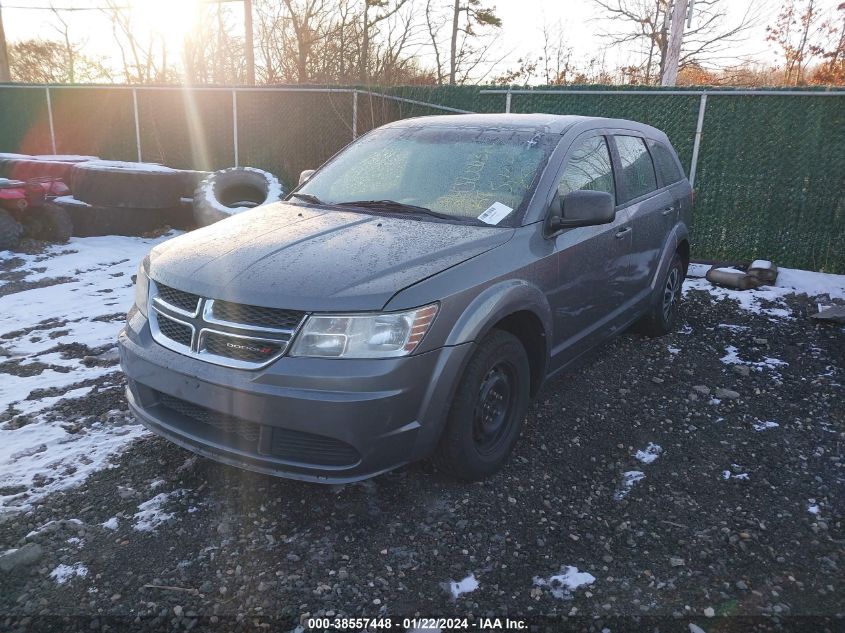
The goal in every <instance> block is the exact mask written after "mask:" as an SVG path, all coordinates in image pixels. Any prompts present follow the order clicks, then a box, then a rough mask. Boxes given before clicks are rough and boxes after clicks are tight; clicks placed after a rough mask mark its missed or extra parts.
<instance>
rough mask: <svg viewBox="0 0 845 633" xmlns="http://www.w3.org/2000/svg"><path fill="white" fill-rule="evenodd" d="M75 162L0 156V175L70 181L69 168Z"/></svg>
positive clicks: (16, 178)
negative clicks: (4, 157) (3, 157)
mask: <svg viewBox="0 0 845 633" xmlns="http://www.w3.org/2000/svg"><path fill="white" fill-rule="evenodd" d="M75 164H76V163H71V162H63V161H47V160H36V159H35V158H8V159H2V158H0V176H2V177H5V178H10V179H12V180H30V179H32V178H60V179H61V180H63V181H64V182H65V183H69V182H70V176H71V170H72V169H73V166H74V165H75Z"/></svg>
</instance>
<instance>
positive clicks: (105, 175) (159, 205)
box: [70, 161, 183, 209]
mask: <svg viewBox="0 0 845 633" xmlns="http://www.w3.org/2000/svg"><path fill="white" fill-rule="evenodd" d="M182 186H183V183H182V178H181V176H180V173H179V170H177V169H171V168H170V167H165V166H163V165H152V164H147V163H122V162H119V161H90V162H84V163H77V164H75V165H73V168H72V169H71V174H70V189H71V191H72V192H73V197H74V198H76V199H77V200H81V201H82V202H87V203H88V204H91V205H94V206H100V207H119V208H131V209H167V208H171V207H176V206H178V205H179V200H180V198H181V197H182Z"/></svg>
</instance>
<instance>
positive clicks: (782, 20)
mask: <svg viewBox="0 0 845 633" xmlns="http://www.w3.org/2000/svg"><path fill="white" fill-rule="evenodd" d="M766 31H767V34H768V35H767V39H768V40H769V41H770V42H773V43H774V44H776V45H777V46H778V48H780V53H781V55H783V62H784V81H785V82H786V84H787V85H798V84H801V83H804V74H805V71H806V70H807V66H809V64H810V63H811V62H812V61H813V60H814V59H816V58H819V57H821V56H822V55H823V54H824V52H825V44H826V40H827V39H829V38H830V36H831V35H833V33H834V31H833V30H832V28H831V24H830V23H829V22H828V21H826V20H824V15H823V13H822V9H821V6H820V5H819V2H818V1H817V0H789V1H788V2H786V3H785V4H784V5H783V7H782V8H781V10H780V12H779V13H778V16H777V19H776V21H775V23H774V24H773V25H770V26H768V27H766Z"/></svg>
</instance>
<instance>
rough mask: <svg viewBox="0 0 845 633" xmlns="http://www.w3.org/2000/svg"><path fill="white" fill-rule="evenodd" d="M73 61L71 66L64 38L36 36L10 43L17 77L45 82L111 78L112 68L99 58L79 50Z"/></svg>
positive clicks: (21, 79) (12, 66) (12, 71)
mask: <svg viewBox="0 0 845 633" xmlns="http://www.w3.org/2000/svg"><path fill="white" fill-rule="evenodd" d="M73 63H74V66H73V69H71V66H70V65H69V62H68V57H67V50H66V48H65V44H64V43H62V42H56V41H52V40H37V39H36V40H23V41H20V42H15V43H14V44H12V45H11V46H9V65H10V71H11V76H12V80H13V81H20V82H23V83H36V84H42V83H72V82H73V81H84V82H95V81H103V80H108V81H110V80H111V76H110V74H109V71H108V69H107V68H106V67H105V66H104V65H103V63H102V62H101V61H99V60H96V59H93V58H90V57H87V56H85V55H83V54H82V53H80V52H78V51H77V52H76V54H75V57H74V60H73ZM71 77H73V79H72V78H71Z"/></svg>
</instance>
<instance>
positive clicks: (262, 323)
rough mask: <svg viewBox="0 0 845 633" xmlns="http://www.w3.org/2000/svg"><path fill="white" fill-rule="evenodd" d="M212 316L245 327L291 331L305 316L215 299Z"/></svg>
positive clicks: (293, 312)
mask: <svg viewBox="0 0 845 633" xmlns="http://www.w3.org/2000/svg"><path fill="white" fill-rule="evenodd" d="M211 314H212V316H213V317H214V318H215V319H217V320H220V321H231V322H233V323H243V324H245V325H256V326H258V327H262V328H265V327H266V328H279V329H282V330H293V329H296V326H297V325H299V322H300V321H302V317H303V316H305V315H304V313H303V312H297V311H296V310H281V309H277V308H262V307H260V306H250V305H244V304H242V303H232V302H231V301H221V300H220V299H216V300H215V301H214V303H213V304H212V309H211Z"/></svg>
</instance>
